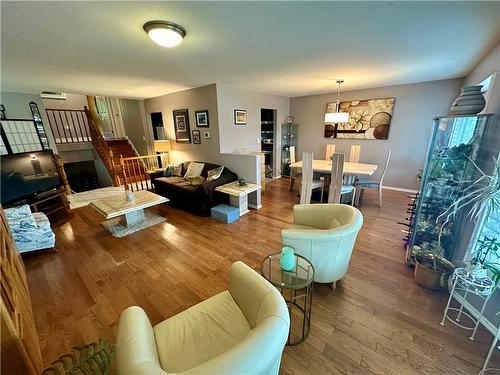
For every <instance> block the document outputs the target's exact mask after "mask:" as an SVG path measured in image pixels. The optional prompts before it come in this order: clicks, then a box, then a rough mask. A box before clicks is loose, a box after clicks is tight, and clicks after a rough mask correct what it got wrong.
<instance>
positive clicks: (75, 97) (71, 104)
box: [42, 94, 88, 110]
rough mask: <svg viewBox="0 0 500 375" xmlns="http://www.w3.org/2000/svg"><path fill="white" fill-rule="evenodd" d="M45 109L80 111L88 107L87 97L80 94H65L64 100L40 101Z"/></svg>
mask: <svg viewBox="0 0 500 375" xmlns="http://www.w3.org/2000/svg"><path fill="white" fill-rule="evenodd" d="M42 101H43V104H44V106H45V108H46V109H80V110H82V109H83V107H88V105H87V97H86V96H85V95H80V94H66V100H59V99H42Z"/></svg>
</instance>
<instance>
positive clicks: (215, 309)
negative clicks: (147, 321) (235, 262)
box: [153, 291, 250, 373]
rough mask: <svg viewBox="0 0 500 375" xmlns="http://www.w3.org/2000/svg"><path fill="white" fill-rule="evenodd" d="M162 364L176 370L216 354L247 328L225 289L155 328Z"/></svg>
mask: <svg viewBox="0 0 500 375" xmlns="http://www.w3.org/2000/svg"><path fill="white" fill-rule="evenodd" d="M153 330H154V333H155V338H156V346H157V350H158V356H159V358H160V363H161V367H162V368H163V369H164V370H165V371H167V372H169V373H170V372H173V373H178V372H182V371H186V370H188V369H191V368H193V367H195V366H198V365H200V364H202V363H204V362H207V361H209V360H211V359H212V358H215V357H217V356H218V355H220V354H222V353H224V352H226V351H228V350H229V349H230V348H232V347H234V346H235V345H236V344H238V343H239V342H240V341H242V340H243V338H244V337H245V336H246V335H247V333H248V332H250V325H249V324H248V322H247V320H246V318H245V316H244V315H243V313H242V312H241V310H240V309H239V307H238V305H237V304H236V302H235V301H234V299H233V297H232V296H231V294H230V293H229V292H228V291H225V292H222V293H219V294H217V295H215V296H213V297H211V298H209V299H208V300H206V301H203V302H201V303H199V304H197V305H195V306H193V307H191V308H189V309H188V310H185V311H183V312H181V313H180V314H177V315H175V316H173V317H171V318H169V319H167V320H165V321H163V322H161V323H159V324H157V325H156V326H155V327H154V328H153Z"/></svg>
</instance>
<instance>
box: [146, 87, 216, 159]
mask: <svg viewBox="0 0 500 375" xmlns="http://www.w3.org/2000/svg"><path fill="white" fill-rule="evenodd" d="M144 108H145V112H146V118H147V122H148V132H152V130H151V116H150V114H151V113H152V112H161V113H162V116H163V126H164V130H165V135H166V138H167V139H170V143H171V147H172V149H171V155H170V161H171V162H173V163H177V162H183V161H188V160H201V161H208V162H213V163H217V161H218V156H219V127H218V116H217V91H216V87H215V84H213V85H209V86H203V87H197V88H194V89H188V90H183V91H178V92H175V93H172V94H166V95H162V96H157V97H155V98H149V99H145V100H144ZM174 109H187V110H188V111H189V126H190V130H191V131H192V130H199V131H200V133H201V144H199V145H195V144H193V143H177V142H175V132H174V122H173V114H172V111H173V110H174ZM201 110H208V118H209V124H210V127H208V128H197V127H196V121H195V116H194V113H195V111H201ZM205 131H208V132H210V138H209V139H204V138H203V133H204V132H205ZM150 137H151V138H152V134H151V133H150Z"/></svg>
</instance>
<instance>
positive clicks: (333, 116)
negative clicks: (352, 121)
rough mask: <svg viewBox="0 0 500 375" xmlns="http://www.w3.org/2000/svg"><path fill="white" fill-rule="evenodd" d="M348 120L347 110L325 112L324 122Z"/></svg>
mask: <svg viewBox="0 0 500 375" xmlns="http://www.w3.org/2000/svg"><path fill="white" fill-rule="evenodd" d="M347 121H349V113H347V112H328V113H325V123H334V124H337V123H339V122H347Z"/></svg>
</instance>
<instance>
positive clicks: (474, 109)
mask: <svg viewBox="0 0 500 375" xmlns="http://www.w3.org/2000/svg"><path fill="white" fill-rule="evenodd" d="M482 87H483V86H481V85H478V86H465V87H462V92H461V94H460V95H459V96H458V98H456V99H455V101H454V102H453V104H452V105H451V107H450V114H452V115H475V114H476V113H479V112H481V111H482V110H483V109H484V107H485V105H486V100H485V99H484V96H483V94H482V93H481V88H482Z"/></svg>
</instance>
